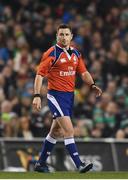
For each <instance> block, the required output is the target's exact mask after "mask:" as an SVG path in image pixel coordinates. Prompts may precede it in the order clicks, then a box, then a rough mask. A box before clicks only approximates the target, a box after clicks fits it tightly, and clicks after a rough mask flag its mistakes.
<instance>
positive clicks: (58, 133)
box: [49, 128, 64, 139]
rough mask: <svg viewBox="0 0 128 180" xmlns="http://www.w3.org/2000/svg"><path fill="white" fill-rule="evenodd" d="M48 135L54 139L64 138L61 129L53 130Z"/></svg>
mask: <svg viewBox="0 0 128 180" xmlns="http://www.w3.org/2000/svg"><path fill="white" fill-rule="evenodd" d="M49 134H50V135H51V136H52V137H53V138H55V139H57V138H63V137H64V132H63V130H62V129H61V128H53V129H52V130H51V131H50V133H49Z"/></svg>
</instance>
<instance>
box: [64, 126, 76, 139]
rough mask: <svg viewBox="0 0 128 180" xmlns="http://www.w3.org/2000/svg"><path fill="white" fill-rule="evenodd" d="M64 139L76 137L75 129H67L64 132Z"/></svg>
mask: <svg viewBox="0 0 128 180" xmlns="http://www.w3.org/2000/svg"><path fill="white" fill-rule="evenodd" d="M64 137H65V138H68V137H74V129H73V128H68V127H67V128H66V129H65V130H64Z"/></svg>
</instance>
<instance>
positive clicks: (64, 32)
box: [56, 28, 73, 47]
mask: <svg viewBox="0 0 128 180" xmlns="http://www.w3.org/2000/svg"><path fill="white" fill-rule="evenodd" d="M56 37H57V43H60V44H62V45H63V46H64V47H67V46H69V45H70V42H71V40H72V37H73V35H72V33H71V31H70V29H68V28H65V29H59V30H58V32H57V36H56Z"/></svg>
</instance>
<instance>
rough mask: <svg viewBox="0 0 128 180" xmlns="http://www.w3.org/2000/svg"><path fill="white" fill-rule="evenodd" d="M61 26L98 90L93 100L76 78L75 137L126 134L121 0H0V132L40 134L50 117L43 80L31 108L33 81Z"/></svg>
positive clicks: (127, 50) (127, 38) (126, 37)
mask: <svg viewBox="0 0 128 180" xmlns="http://www.w3.org/2000/svg"><path fill="white" fill-rule="evenodd" d="M60 23H68V24H69V25H70V26H71V27H72V29H73V34H74V39H73V41H72V45H73V46H75V47H76V48H78V49H79V50H80V52H81V53H82V56H83V58H84V60H85V63H86V65H87V68H88V70H89V72H90V73H91V74H92V76H93V78H94V80H95V82H96V84H97V85H98V86H100V87H101V88H102V90H103V94H102V97H101V98H95V94H94V92H92V91H90V88H89V87H88V86H87V85H86V84H84V83H83V82H82V80H81V78H80V76H79V75H78V77H77V81H76V89H75V104H74V110H73V117H72V121H73V124H74V132H75V136H76V137H81V138H88V137H92V138H108V137H114V138H117V139H124V138H128V1H127V0H121V1H120V0H112V1H109V0H85V1H83V0H72V1H70V0H54V1H51V0H36V1H35V0H1V1H0V137H11V138H12V137H23V138H25V139H32V138H33V137H45V136H46V135H47V133H48V132H49V129H50V126H51V122H52V116H51V114H50V111H49V108H48V106H47V99H46V94H47V80H46V79H45V80H44V82H43V85H42V89H41V95H42V110H41V112H35V111H34V110H33V109H32V105H31V102H32V95H33V81H34V77H35V74H36V69H37V66H38V64H39V62H40V58H41V55H42V53H43V52H44V51H45V50H47V49H48V48H49V47H50V46H52V45H53V44H55V43H56V41H55V38H56V29H57V26H58V25H59V24H60Z"/></svg>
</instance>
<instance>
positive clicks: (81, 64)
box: [76, 55, 87, 74]
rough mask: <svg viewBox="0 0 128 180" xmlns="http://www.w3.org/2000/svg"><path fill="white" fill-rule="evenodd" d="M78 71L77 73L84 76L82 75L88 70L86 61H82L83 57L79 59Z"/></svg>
mask: <svg viewBox="0 0 128 180" xmlns="http://www.w3.org/2000/svg"><path fill="white" fill-rule="evenodd" d="M76 71H77V72H78V73H79V74H82V73H84V72H86V71H87V68H86V66H85V64H84V60H83V59H82V57H81V55H80V57H79V62H78V66H77V69H76Z"/></svg>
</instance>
